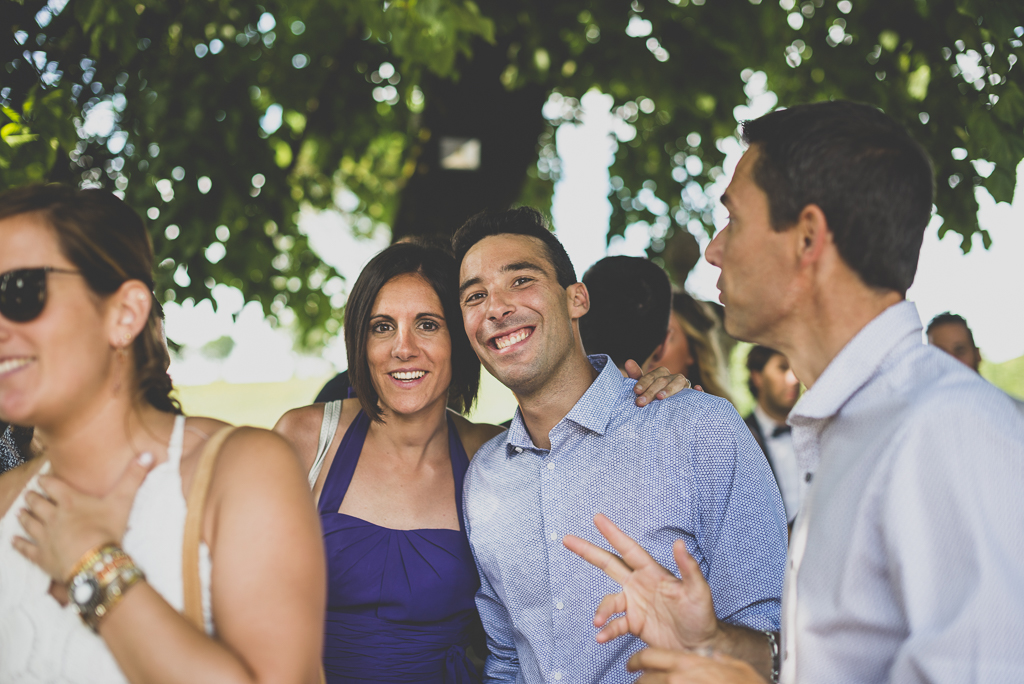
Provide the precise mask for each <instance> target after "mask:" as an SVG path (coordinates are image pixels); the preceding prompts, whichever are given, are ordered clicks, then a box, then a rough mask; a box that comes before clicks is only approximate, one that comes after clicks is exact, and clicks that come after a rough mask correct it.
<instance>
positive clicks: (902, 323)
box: [787, 301, 921, 425]
mask: <svg viewBox="0 0 1024 684" xmlns="http://www.w3.org/2000/svg"><path fill="white" fill-rule="evenodd" d="M912 335H916V336H917V338H918V339H921V317H920V316H919V315H918V313H917V307H916V306H915V305H914V303H913V302H908V301H902V302H900V303H898V304H893V305H892V306H890V307H889V308H888V309H886V310H885V311H883V312H882V313H880V314H879V315H878V316H876V317H875V318H874V319H873V320H872V321H871V322H870V323H868V324H867V325H865V326H864V327H863V328H861V330H860V332H858V333H857V334H856V335H855V336H854V337H853V339H852V340H850V341H849V342H847V343H846V346H845V347H843V348H842V350H841V351H840V352H839V353H838V354H836V357H835V358H834V359H832V362H831V363H829V364H828V366H827V367H826V368H825V372H824V373H822V374H821V377H819V378H818V381H817V382H816V383H814V386H813V387H811V388H810V389H809V390H807V391H806V392H804V395H803V396H802V397H800V401H798V402H797V404H796V406H794V407H793V410H792V411H790V413H789V419H788V420H787V422H788V423H789V424H790V425H807V424H810V423H812V422H814V421H817V420H821V419H823V418H829V417H831V416H834V415H836V414H837V413H839V410H840V409H842V407H843V405H844V404H845V403H846V402H847V401H849V399H850V397H852V396H853V395H854V394H855V393H856V392H857V390H859V389H860V388H861V387H863V386H864V385H865V384H866V383H867V382H868V380H870V379H871V378H872V376H874V375H875V373H876V372H877V371H878V368H879V366H881V365H882V362H883V361H885V358H886V357H887V356H888V355H889V352H891V351H892V350H893V349H894V348H895V347H897V346H898V345H900V343H901V342H903V340H905V339H906V338H907V337H910V336H912Z"/></svg>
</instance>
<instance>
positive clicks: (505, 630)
mask: <svg viewBox="0 0 1024 684" xmlns="http://www.w3.org/2000/svg"><path fill="white" fill-rule="evenodd" d="M470 481H471V480H470V473H467V474H466V481H465V484H464V486H463V494H462V499H463V520H464V521H465V525H466V535H467V536H468V537H469V546H470V549H471V550H472V552H473V562H474V563H475V564H476V570H477V572H478V573H479V574H480V589H479V590H478V591H477V593H476V608H477V611H478V612H479V613H480V622H481V623H482V624H483V626H484V632H485V633H486V635H487V651H488V654H487V660H486V661H485V663H484V681H485V682H512V683H513V684H514V682H515V681H516V679H517V678H518V677H519V656H518V654H517V652H516V645H515V640H514V637H513V634H512V619H511V617H510V616H509V613H508V610H507V609H506V608H505V605H504V604H503V603H502V602H501V599H500V598H499V597H498V595H497V593H496V592H495V591H494V588H493V587H492V586H491V583H490V581H489V580H488V579H487V574H486V573H485V572H484V570H483V568H482V567H481V566H480V559H479V557H478V556H477V553H476V548H475V547H474V546H473V536H472V534H471V533H470V520H469V490H470Z"/></svg>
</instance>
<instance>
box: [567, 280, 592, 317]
mask: <svg viewBox="0 0 1024 684" xmlns="http://www.w3.org/2000/svg"><path fill="white" fill-rule="evenodd" d="M565 296H566V299H567V300H568V302H569V318H571V319H572V320H574V321H576V320H579V319H580V318H583V316H584V314H586V313H587V312H588V311H590V293H589V292H587V286H586V285H584V284H583V283H573V284H572V285H570V286H569V287H567V288H565Z"/></svg>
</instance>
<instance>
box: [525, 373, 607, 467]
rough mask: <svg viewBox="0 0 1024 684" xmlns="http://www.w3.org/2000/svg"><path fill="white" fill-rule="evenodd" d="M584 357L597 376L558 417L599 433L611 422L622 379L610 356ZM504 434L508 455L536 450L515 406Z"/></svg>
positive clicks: (602, 432)
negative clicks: (567, 409) (596, 372)
mask: <svg viewBox="0 0 1024 684" xmlns="http://www.w3.org/2000/svg"><path fill="white" fill-rule="evenodd" d="M587 360H588V361H590V365H591V366H593V367H594V370H596V371H598V374H597V378H596V379H595V380H594V382H592V383H590V387H588V388H587V391H586V392H584V393H583V396H582V397H580V399H579V401H577V402H576V404H575V405H574V406H573V407H572V409H570V410H569V413H567V414H566V415H565V417H564V418H563V419H562V420H569V421H572V422H573V423H576V424H577V425H579V426H580V427H582V428H585V429H587V430H590V431H591V432H596V433H597V434H599V435H603V434H604V433H605V430H607V429H608V424H609V423H610V422H611V419H612V409H613V408H614V406H615V401H616V399H617V398H618V395H619V388H620V387H621V385H622V383H623V382H624V379H623V377H622V373H620V372H619V369H618V368H617V367H616V366H615V364H614V363H612V362H611V358H610V357H608V356H606V355H605V354H593V355H591V356H588V357H587ZM560 422H561V421H560ZM505 435H506V437H505V449H506V455H507V456H508V457H510V458H511V457H512V456H515V455H516V454H519V453H521V452H522V451H523V450H524V449H530V450H533V451H537V450H538V448H537V447H536V446H535V445H534V443H533V440H532V439H531V438H530V433H529V431H528V430H527V429H526V423H524V422H523V414H522V412H521V411H520V410H519V409H516V415H515V417H514V418H512V424H511V425H510V426H509V429H508V431H507V432H506V433H505Z"/></svg>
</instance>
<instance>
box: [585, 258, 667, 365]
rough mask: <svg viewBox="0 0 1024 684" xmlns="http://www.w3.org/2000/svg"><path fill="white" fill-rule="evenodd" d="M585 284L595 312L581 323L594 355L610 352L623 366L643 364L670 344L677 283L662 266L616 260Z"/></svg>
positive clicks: (595, 269)
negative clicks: (671, 316) (671, 317)
mask: <svg viewBox="0 0 1024 684" xmlns="http://www.w3.org/2000/svg"><path fill="white" fill-rule="evenodd" d="M583 284H584V285H586V286H587V291H588V292H589V293H590V311H588V312H587V313H586V315H584V316H583V317H582V318H581V319H580V337H581V338H582V339H583V348H584V349H586V350H587V353H588V354H607V355H608V356H610V357H612V361H613V362H614V363H615V365H616V366H618V367H619V368H622V367H623V366H624V365H625V364H626V361H627V360H629V359H633V360H634V361H636V362H637V363H641V364H642V363H643V362H644V361H645V360H646V359H647V357H649V356H650V355H651V354H653V353H654V350H655V349H657V348H658V345H659V344H661V343H662V342H664V341H665V335H666V334H667V333H668V321H669V316H670V315H671V313H672V283H670V282H669V279H668V275H667V274H666V273H665V271H664V270H662V268H661V267H660V266H658V265H657V264H655V263H654V262H652V261H649V260H648V259H643V258H641V257H629V256H611V257H605V258H604V259H601V260H600V261H598V262H597V263H596V264H594V265H593V266H591V267H590V268H589V269H587V272H586V273H585V274H584V275H583Z"/></svg>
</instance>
